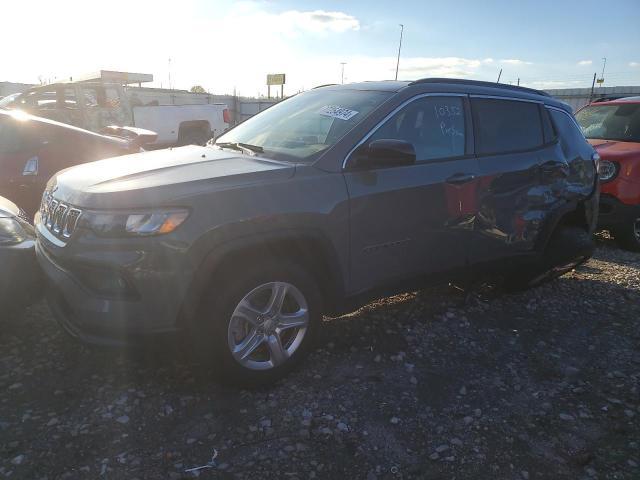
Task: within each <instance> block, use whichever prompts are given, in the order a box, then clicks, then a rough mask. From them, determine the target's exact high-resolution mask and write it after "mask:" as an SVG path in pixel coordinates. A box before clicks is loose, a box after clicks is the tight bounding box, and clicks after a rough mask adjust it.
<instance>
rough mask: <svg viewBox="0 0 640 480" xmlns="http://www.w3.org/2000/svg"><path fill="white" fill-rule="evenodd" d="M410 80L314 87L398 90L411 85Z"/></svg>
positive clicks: (331, 84) (332, 84)
mask: <svg viewBox="0 0 640 480" xmlns="http://www.w3.org/2000/svg"><path fill="white" fill-rule="evenodd" d="M409 83H410V82H400V81H397V80H381V81H370V82H354V83H345V84H344V85H340V84H337V83H330V84H327V85H319V86H317V87H314V88H335V89H346V90H377V91H382V92H398V91H400V90H402V89H403V88H405V87H406V86H407V85H409Z"/></svg>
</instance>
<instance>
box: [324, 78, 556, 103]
mask: <svg viewBox="0 0 640 480" xmlns="http://www.w3.org/2000/svg"><path fill="white" fill-rule="evenodd" d="M436 84H437V85H448V86H454V87H457V89H461V88H462V89H464V87H473V88H474V92H470V93H477V91H478V90H480V89H491V90H492V91H493V92H494V93H495V90H508V91H509V92H510V93H522V94H528V95H539V96H543V97H546V98H551V95H549V94H548V93H546V92H543V91H541V90H535V89H533V88H527V87H520V86H516V85H509V84H506V83H494V82H483V81H480V80H467V79H463V78H421V79H419V80H414V81H398V80H383V81H373V82H357V83H347V84H345V85H338V84H329V85H321V86H318V87H315V88H336V89H343V88H344V89H349V90H379V91H387V92H399V91H400V90H402V89H404V88H407V87H414V86H415V87H417V86H421V85H424V86H427V85H436Z"/></svg>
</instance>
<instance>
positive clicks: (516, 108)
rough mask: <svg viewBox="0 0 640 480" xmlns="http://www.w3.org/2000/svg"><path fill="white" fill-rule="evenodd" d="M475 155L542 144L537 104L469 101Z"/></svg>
mask: <svg viewBox="0 0 640 480" xmlns="http://www.w3.org/2000/svg"><path fill="white" fill-rule="evenodd" d="M471 110H472V112H473V124H474V136H475V143H476V153H477V154H478V155H491V154H500V153H509V152H517V151H525V150H531V149H534V148H537V147H540V146H541V145H543V144H544V139H543V134H542V124H541V121H540V112H539V109H538V104H537V103H532V102H522V101H517V100H496V99H488V98H472V99H471Z"/></svg>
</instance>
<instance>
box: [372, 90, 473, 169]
mask: <svg viewBox="0 0 640 480" xmlns="http://www.w3.org/2000/svg"><path fill="white" fill-rule="evenodd" d="M381 139H393V140H404V141H405V142H409V143H411V144H412V145H413V147H414V148H415V150H416V161H419V162H421V161H422V162H426V161H433V160H437V159H444V158H451V157H461V156H463V155H464V154H465V119H464V104H463V100H462V98H461V97H446V96H442V97H424V98H420V99H417V100H414V101H413V102H411V103H410V104H408V105H407V106H406V107H404V108H403V109H401V110H400V111H399V112H397V113H396V114H395V115H393V116H392V117H391V118H390V119H389V120H388V121H387V122H386V123H385V124H384V125H382V127H380V128H379V129H378V130H377V131H376V132H375V133H374V134H373V135H372V136H371V137H369V142H372V141H374V140H381Z"/></svg>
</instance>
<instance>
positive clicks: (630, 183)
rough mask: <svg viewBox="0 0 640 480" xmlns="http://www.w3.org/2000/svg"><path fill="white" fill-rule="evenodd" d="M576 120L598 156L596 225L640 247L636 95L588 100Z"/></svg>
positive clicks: (638, 104) (629, 246) (639, 117)
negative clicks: (598, 184) (597, 211)
mask: <svg viewBox="0 0 640 480" xmlns="http://www.w3.org/2000/svg"><path fill="white" fill-rule="evenodd" d="M576 120H578V123H579V124H580V127H581V128H582V131H583V133H584V136H585V137H587V139H588V140H589V143H591V145H593V146H594V147H595V149H596V150H597V151H598V153H599V154H600V158H601V161H600V167H599V174H600V183H601V195H600V217H599V219H598V225H599V226H600V227H601V228H603V229H607V230H609V231H610V232H611V234H612V235H613V236H614V238H615V239H616V240H617V241H618V243H620V245H621V246H623V247H624V248H627V249H629V250H635V251H640V97H628V98H621V99H619V100H612V101H608V102H598V103H592V104H591V105H587V106H586V107H584V108H582V109H581V110H580V111H578V113H576Z"/></svg>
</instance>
